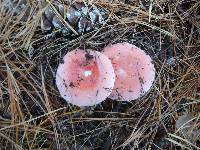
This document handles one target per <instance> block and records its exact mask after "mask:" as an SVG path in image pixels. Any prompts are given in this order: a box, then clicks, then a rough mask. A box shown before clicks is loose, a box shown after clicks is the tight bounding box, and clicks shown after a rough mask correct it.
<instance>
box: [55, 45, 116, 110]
mask: <svg viewBox="0 0 200 150" xmlns="http://www.w3.org/2000/svg"><path fill="white" fill-rule="evenodd" d="M63 61H64V62H63V63H61V64H60V65H59V66H58V69H57V74H56V84H57V87H58V90H59V92H60V94H61V96H62V97H63V98H64V99H65V100H66V101H68V102H70V103H72V104H74V105H77V106H92V105H96V104H98V103H100V102H102V101H103V100H105V99H106V98H107V97H108V96H109V95H110V94H111V92H112V89H113V87H114V82H115V73H114V69H113V67H112V63H111V61H110V60H109V59H108V57H107V56H105V55H104V54H102V53H100V52H97V51H92V50H85V51H84V50H81V49H76V50H73V51H71V52H69V53H67V54H66V55H65V56H64V58H63Z"/></svg>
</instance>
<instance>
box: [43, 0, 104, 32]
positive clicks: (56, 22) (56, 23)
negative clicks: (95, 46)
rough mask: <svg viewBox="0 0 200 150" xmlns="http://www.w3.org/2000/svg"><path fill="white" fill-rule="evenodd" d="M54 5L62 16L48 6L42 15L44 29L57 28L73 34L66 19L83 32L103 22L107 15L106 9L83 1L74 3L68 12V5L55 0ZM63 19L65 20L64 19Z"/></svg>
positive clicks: (78, 30) (74, 27)
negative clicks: (66, 8) (65, 8)
mask: <svg viewBox="0 0 200 150" xmlns="http://www.w3.org/2000/svg"><path fill="white" fill-rule="evenodd" d="M53 6H54V8H55V9H56V10H57V12H58V13H59V14H60V16H62V18H60V17H59V16H58V15H57V14H56V12H55V10H54V9H53V8H52V6H48V7H47V9H46V10H45V12H44V14H43V16H42V24H41V28H42V30H44V31H49V30H52V29H54V28H55V29H61V30H62V31H63V32H64V33H68V34H71V33H72V31H71V30H70V29H69V27H68V26H67V25H66V24H65V21H66V22H67V23H68V24H69V25H70V26H71V27H72V28H73V29H75V30H76V31H77V32H78V33H79V34H81V33H84V32H88V31H90V30H92V29H93V28H94V27H95V25H96V24H102V23H103V21H104V19H105V18H106V17H107V13H106V11H105V10H104V9H102V8H98V7H96V6H91V5H89V6H85V5H84V3H82V2H76V3H74V4H72V5H71V6H70V7H69V8H68V10H67V11H66V12H64V7H66V6H64V5H63V4H61V3H59V2H54V3H53ZM64 17H65V18H64ZM62 19H64V20H65V21H62Z"/></svg>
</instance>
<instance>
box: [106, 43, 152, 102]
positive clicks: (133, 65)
mask: <svg viewBox="0 0 200 150" xmlns="http://www.w3.org/2000/svg"><path fill="white" fill-rule="evenodd" d="M103 52H104V54H105V55H106V56H108V58H109V59H110V60H111V62H112V64H113V67H114V70H115V74H116V81H115V86H114V89H113V92H112V93H111V95H110V96H109V97H110V98H111V99H116V100H122V101H131V100H134V99H137V98H139V97H141V96H143V95H144V94H145V93H146V92H147V91H148V90H149V89H150V88H151V86H152V84H153V81H154V79H155V68H154V65H153V64H152V59H151V58H150V56H149V55H147V54H146V53H145V52H144V51H143V50H141V49H139V48H138V47H136V46H135V45H132V44H129V43H118V44H114V45H111V46H107V47H105V48H104V50H103Z"/></svg>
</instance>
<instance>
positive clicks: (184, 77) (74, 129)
mask: <svg viewBox="0 0 200 150" xmlns="http://www.w3.org/2000/svg"><path fill="white" fill-rule="evenodd" d="M44 1H45V0H44ZM55 1H56V0H55ZM57 2H59V3H60V4H61V5H63V6H64V7H66V8H68V7H69V5H70V4H69V3H67V2H65V3H63V1H62V0H60V1H59V0H57ZM68 2H69V1H68ZM83 2H84V3H85V5H86V4H89V5H94V6H97V7H101V8H103V9H104V10H106V12H107V16H106V17H105V20H104V21H103V23H102V22H101V23H100V24H99V25H97V26H95V27H93V29H92V30H90V31H88V32H84V33H81V34H80V33H78V34H76V31H77V30H78V27H77V26H73V25H72V26H71V27H72V28H73V29H74V31H73V32H70V33H69V34H67V35H64V34H63V33H64V32H60V31H58V30H57V29H55V28H54V27H53V26H52V29H51V30H49V31H45V32H44V26H42V24H41V20H42V19H43V18H42V15H43V14H44V11H45V9H46V8H47V6H50V7H53V2H52V1H49V0H46V2H42V0H41V1H38V0H30V1H28V0H27V1H26V0H21V1H20V0H17V1H16V2H13V1H12V0H1V1H0V149H9V150H12V149H13V150H14V149H30V150H36V149H41V150H47V149H54V150H59V149H62V150H67V149H69V150H109V149H112V150H120V149H124V150H129V149H141V150H142V149H153V150H154V149H155V150H161V149H166V150H168V149H169V150H170V149H188V150H191V149H194V150H195V149H200V141H199V139H200V121H199V120H200V118H199V117H200V1H199V0H162V1H159V0H113V1H111V0H88V1H87V0H83ZM118 42H129V43H132V44H134V45H136V46H138V47H139V48H141V49H143V50H144V51H145V52H146V53H147V54H149V55H150V56H151V58H152V59H153V63H154V65H155V68H156V79H155V82H154V84H153V86H152V88H151V90H150V91H149V92H148V93H147V94H146V95H145V96H143V97H142V98H139V99H137V100H135V101H131V102H121V101H113V100H110V99H107V100H106V101H104V102H102V103H101V104H98V105H96V106H93V107H83V108H80V107H76V106H73V105H71V104H69V103H67V102H65V101H64V100H63V99H62V98H61V96H60V94H59V92H58V89H57V87H56V85H55V73H56V68H57V66H58V64H59V62H60V59H61V58H62V56H63V55H64V54H66V53H67V52H68V51H70V50H73V49H74V48H77V47H80V46H84V47H86V48H91V49H94V50H98V51H101V49H102V48H103V47H105V46H106V45H108V44H111V43H118Z"/></svg>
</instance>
